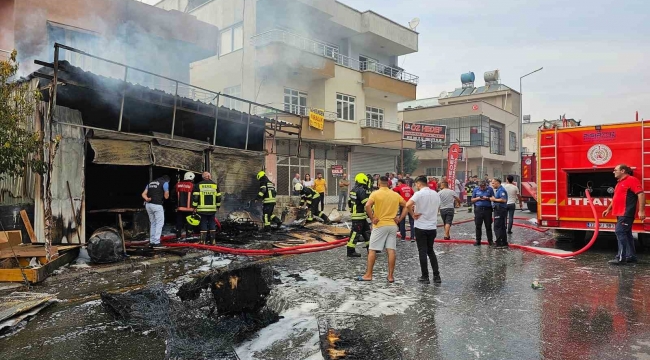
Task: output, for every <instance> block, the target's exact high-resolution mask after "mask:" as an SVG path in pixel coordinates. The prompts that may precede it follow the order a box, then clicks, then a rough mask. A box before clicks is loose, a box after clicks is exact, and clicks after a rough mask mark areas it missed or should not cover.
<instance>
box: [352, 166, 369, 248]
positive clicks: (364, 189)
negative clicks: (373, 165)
mask: <svg viewBox="0 0 650 360" xmlns="http://www.w3.org/2000/svg"><path fill="white" fill-rule="evenodd" d="M369 188H370V179H369V178H368V176H367V175H365V174H363V173H358V174H357V175H356V176H355V177H354V188H352V191H350V198H349V199H348V206H349V207H350V215H351V217H352V229H351V231H350V240H349V241H348V244H347V249H348V257H361V254H359V253H357V252H356V251H355V248H356V246H357V244H358V242H359V237H363V239H364V240H365V244H364V242H363V241H362V242H361V243H362V244H363V245H365V246H368V242H369V241H370V224H369V223H368V215H366V210H365V207H366V203H367V202H368V198H369V197H370V190H369Z"/></svg>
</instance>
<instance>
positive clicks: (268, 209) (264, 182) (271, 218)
mask: <svg viewBox="0 0 650 360" xmlns="http://www.w3.org/2000/svg"><path fill="white" fill-rule="evenodd" d="M257 180H259V182H260V191H259V192H258V193H257V199H256V200H262V215H263V216H264V231H270V230H271V222H273V223H274V224H276V225H277V228H278V229H279V228H280V227H281V226H282V220H280V218H279V217H277V216H275V214H273V210H274V209H275V203H276V198H275V197H276V196H277V191H276V189H275V184H273V183H272V182H271V180H269V178H268V177H266V173H265V172H264V171H260V172H258V173H257Z"/></svg>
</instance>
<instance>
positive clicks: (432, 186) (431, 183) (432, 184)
mask: <svg viewBox="0 0 650 360" xmlns="http://www.w3.org/2000/svg"><path fill="white" fill-rule="evenodd" d="M427 185H428V186H429V189H431V190H433V191H438V183H437V182H436V178H434V177H430V178H429V182H427Z"/></svg>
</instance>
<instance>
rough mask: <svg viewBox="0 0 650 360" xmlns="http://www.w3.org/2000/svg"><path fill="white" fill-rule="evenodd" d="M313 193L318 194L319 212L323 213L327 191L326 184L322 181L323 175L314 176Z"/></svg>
mask: <svg viewBox="0 0 650 360" xmlns="http://www.w3.org/2000/svg"><path fill="white" fill-rule="evenodd" d="M314 191H316V192H317V193H318V194H320V198H319V199H320V203H319V206H320V211H325V192H326V191H327V183H326V182H325V179H323V174H321V173H318V174H316V180H314Z"/></svg>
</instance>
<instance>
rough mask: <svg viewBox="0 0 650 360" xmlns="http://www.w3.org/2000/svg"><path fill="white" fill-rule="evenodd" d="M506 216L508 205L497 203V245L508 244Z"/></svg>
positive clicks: (495, 223)
mask: <svg viewBox="0 0 650 360" xmlns="http://www.w3.org/2000/svg"><path fill="white" fill-rule="evenodd" d="M506 216H508V209H507V208H506V207H503V206H498V205H497V206H496V207H495V208H494V235H496V237H497V245H508V235H506Z"/></svg>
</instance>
